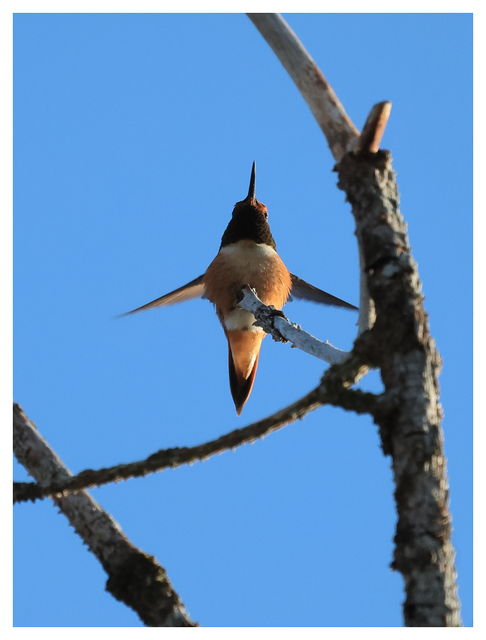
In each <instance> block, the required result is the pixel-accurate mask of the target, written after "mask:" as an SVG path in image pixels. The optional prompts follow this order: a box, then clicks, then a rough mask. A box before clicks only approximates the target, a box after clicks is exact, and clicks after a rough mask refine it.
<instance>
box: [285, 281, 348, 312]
mask: <svg viewBox="0 0 486 640" xmlns="http://www.w3.org/2000/svg"><path fill="white" fill-rule="evenodd" d="M290 277H291V278H292V290H291V292H290V293H291V295H292V298H297V299H299V300H312V302H320V303H321V304H329V305H333V306H335V307H345V308H346V309H355V310H356V311H357V310H358V309H357V307H355V306H354V305H352V304H349V302H344V300H341V299H340V298H336V297H335V296H332V295H331V294H330V293H326V292H325V291H321V290H320V289H318V288H317V287H314V286H312V285H311V284H309V283H308V282H306V281H305V280H302V279H301V278H298V277H297V276H294V274H293V273H291V274H290Z"/></svg>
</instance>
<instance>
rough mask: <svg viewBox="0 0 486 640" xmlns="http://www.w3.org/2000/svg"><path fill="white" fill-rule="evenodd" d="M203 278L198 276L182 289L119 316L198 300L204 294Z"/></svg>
mask: <svg viewBox="0 0 486 640" xmlns="http://www.w3.org/2000/svg"><path fill="white" fill-rule="evenodd" d="M202 279H203V276H199V278H196V279H195V280H191V282H188V283H187V284H185V285H184V286H183V287H179V288H178V289H176V290H175V291H171V292H170V293H166V294H165V296H162V297H161V298H157V299H156V300H152V302H148V303H147V304H144V305H143V306H141V307H138V308H137V309H133V311H127V312H126V313H122V314H121V316H119V317H123V316H128V315H130V314H131V313H137V312H138V311H146V310H147V309H155V307H167V306H169V305H170V304H176V303H177V302H184V301H185V300H190V299H191V298H200V297H201V296H202V295H203V294H204V284H203V281H202Z"/></svg>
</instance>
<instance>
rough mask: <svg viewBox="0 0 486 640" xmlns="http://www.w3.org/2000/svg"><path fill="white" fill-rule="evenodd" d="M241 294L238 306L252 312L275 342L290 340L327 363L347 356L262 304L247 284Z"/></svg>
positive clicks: (279, 312) (335, 361)
mask: <svg viewBox="0 0 486 640" xmlns="http://www.w3.org/2000/svg"><path fill="white" fill-rule="evenodd" d="M241 294H242V298H241V300H240V302H239V303H238V306H240V307H243V309H246V310H247V311H250V312H251V313H253V315H254V316H255V318H256V319H257V322H256V323H255V324H256V325H257V326H259V327H262V328H263V329H264V331H266V332H267V333H269V334H270V335H271V336H272V338H273V339H274V340H275V341H276V342H291V343H292V345H293V346H294V347H296V348H298V349H301V350H302V351H305V353H308V354H309V355H311V356H315V357H316V358H319V359H320V360H324V362H327V363H328V364H336V363H338V362H342V361H343V360H344V359H345V358H346V357H348V356H349V352H348V351H342V350H341V349H337V348H336V347H333V346H332V344H330V343H329V342H327V341H326V342H321V340H318V339H317V338H315V337H314V336H312V335H311V334H310V333H307V331H304V330H303V329H302V328H301V327H300V326H299V325H298V324H294V323H291V322H290V321H289V320H288V318H286V317H285V315H284V314H283V312H282V311H278V310H276V309H275V308H274V307H272V306H269V307H268V306H267V305H266V304H263V302H262V301H261V300H260V298H259V297H258V296H257V295H256V291H255V290H254V289H252V288H251V287H249V286H248V285H245V286H244V287H243V289H242V290H241Z"/></svg>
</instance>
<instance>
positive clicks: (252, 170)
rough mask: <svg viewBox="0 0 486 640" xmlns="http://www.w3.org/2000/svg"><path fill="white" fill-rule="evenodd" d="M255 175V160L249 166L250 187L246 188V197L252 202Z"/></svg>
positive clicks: (253, 199)
mask: <svg viewBox="0 0 486 640" xmlns="http://www.w3.org/2000/svg"><path fill="white" fill-rule="evenodd" d="M255 177H256V162H254V163H253V166H252V168H251V178H250V188H249V189H248V195H247V196H246V197H247V199H248V198H249V199H250V202H251V203H252V204H254V202H255V200H256V196H255Z"/></svg>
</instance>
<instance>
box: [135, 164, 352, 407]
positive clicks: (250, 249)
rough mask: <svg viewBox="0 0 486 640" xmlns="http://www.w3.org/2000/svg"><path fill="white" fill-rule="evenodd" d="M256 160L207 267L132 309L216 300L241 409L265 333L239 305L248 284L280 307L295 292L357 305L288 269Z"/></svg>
mask: <svg viewBox="0 0 486 640" xmlns="http://www.w3.org/2000/svg"><path fill="white" fill-rule="evenodd" d="M255 177H256V163H255V162H254V163H253V166H252V170H251V177H250V187H249V189H248V195H247V196H246V198H245V199H244V200H241V202H237V203H236V204H235V206H234V209H233V214H232V217H231V220H230V222H229V224H228V226H227V227H226V231H225V232H224V234H223V237H222V239H221V246H220V248H219V252H218V254H217V256H216V257H215V258H214V260H213V261H212V262H211V264H210V265H209V267H208V268H207V269H206V272H205V273H204V274H203V275H201V276H199V277H197V278H196V279H195V280H191V282H188V283H187V284H185V285H184V286H182V287H179V288H178V289H176V290H175V291H171V292H170V293H167V294H165V295H164V296H162V297H160V298H157V299H156V300H153V301H152V302H148V303H147V304H144V305H143V306H141V307H138V308H137V309H133V311H128V312H127V313H126V314H123V315H130V314H132V313H138V312H139V311H145V310H147V309H153V308H155V307H165V306H168V305H171V304H175V303H177V302H183V301H185V300H189V299H191V298H200V297H202V298H205V299H207V300H209V301H210V302H212V303H213V304H214V306H215V308H216V314H217V316H218V319H219V321H220V322H221V325H222V327H223V331H224V334H225V336H226V339H227V341H228V364H229V382H230V390H231V395H232V396H233V401H234V403H235V408H236V413H237V415H241V412H242V410H243V407H244V405H245V403H246V402H247V400H248V398H249V397H250V393H251V390H252V388H253V382H254V380H255V374H256V370H257V366H258V358H259V355H260V347H261V344H262V340H263V338H264V337H265V335H266V333H265V332H264V331H263V329H262V328H261V327H257V326H255V316H254V315H253V314H252V313H251V312H249V311H246V310H245V309H242V308H241V307H239V306H238V292H239V291H240V290H241V288H242V287H243V286H244V285H249V286H250V287H252V288H253V289H255V290H256V292H257V295H258V297H259V298H260V300H261V301H262V302H263V303H264V304H266V305H272V306H273V307H274V308H275V309H281V308H282V307H283V306H284V304H285V303H286V302H288V301H289V300H291V299H292V298H297V299H301V300H311V301H313V302H318V303H321V304H327V305H334V306H337V307H345V308H346V309H354V310H357V308H356V307H355V306H353V305H352V304H349V303H348V302H344V300H341V299H339V298H336V297H335V296H332V295H331V294H329V293H326V292H325V291H322V290H321V289H318V288H317V287H314V286H313V285H311V284H309V283H308V282H306V281H305V280H302V279H301V278H299V277H297V276H295V275H294V274H292V273H290V271H289V270H288V269H287V267H286V266H285V265H284V263H283V262H282V260H281V258H280V256H279V255H278V253H277V248H276V244H275V240H274V239H273V236H272V233H271V231H270V226H269V224H268V211H267V207H266V206H265V205H264V204H263V203H261V202H259V201H258V200H257V198H256V195H255Z"/></svg>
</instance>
